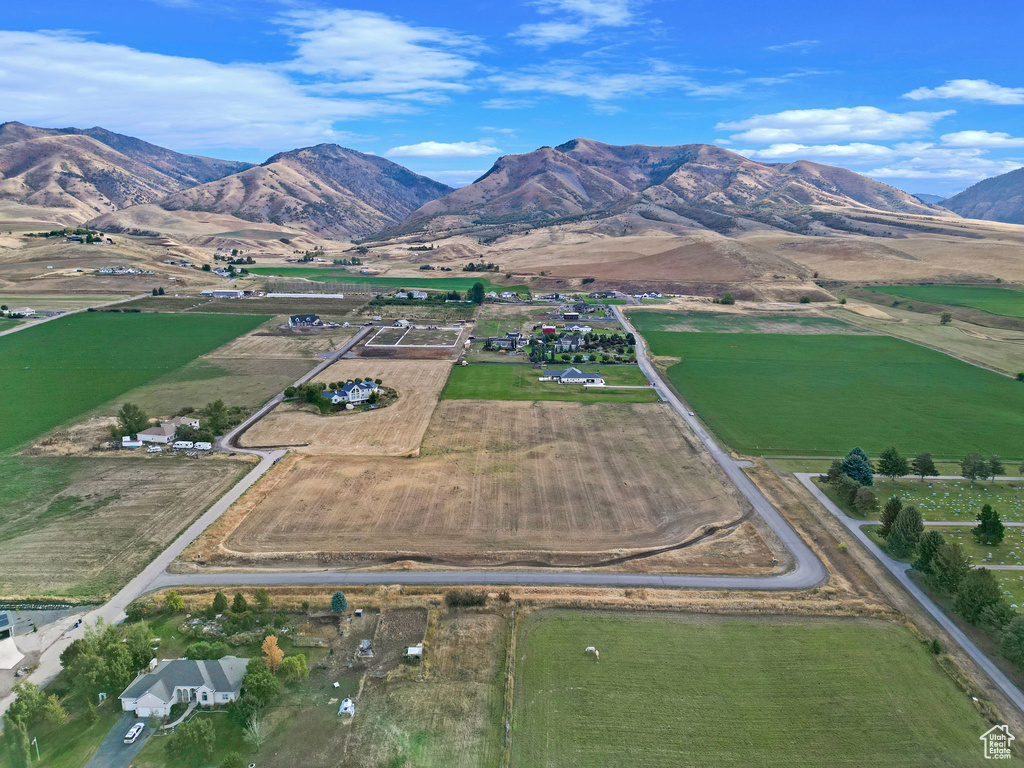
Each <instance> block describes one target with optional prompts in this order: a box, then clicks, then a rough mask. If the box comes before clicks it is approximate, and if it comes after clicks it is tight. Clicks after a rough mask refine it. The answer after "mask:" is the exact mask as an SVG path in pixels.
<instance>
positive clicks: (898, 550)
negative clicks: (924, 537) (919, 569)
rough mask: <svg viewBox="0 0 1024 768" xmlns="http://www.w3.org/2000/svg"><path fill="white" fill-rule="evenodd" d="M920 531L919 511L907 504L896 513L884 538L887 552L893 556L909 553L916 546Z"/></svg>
mask: <svg viewBox="0 0 1024 768" xmlns="http://www.w3.org/2000/svg"><path fill="white" fill-rule="evenodd" d="M922 533H924V522H923V521H922V520H921V513H920V512H918V511H917V507H914V506H912V505H910V504H908V505H907V506H905V507H903V509H901V510H900V513H899V514H898V515H896V520H895V522H893V524H892V530H891V531H890V532H889V538H888V539H886V544H887V545H888V548H889V554H891V555H892V556H893V557H895V558H903V557H906V556H907V555H909V554H911V553H912V552H913V551H914V550H915V549H916V548H917V543H918V541H920V540H921V534H922Z"/></svg>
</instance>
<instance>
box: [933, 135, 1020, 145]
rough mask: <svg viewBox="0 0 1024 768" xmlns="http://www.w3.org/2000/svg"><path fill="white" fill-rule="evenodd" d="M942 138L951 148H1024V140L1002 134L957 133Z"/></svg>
mask: <svg viewBox="0 0 1024 768" xmlns="http://www.w3.org/2000/svg"><path fill="white" fill-rule="evenodd" d="M940 138H941V139H942V143H943V144H945V145H947V146H950V147H985V148H986V149H1001V148H1003V147H1006V148H1010V147H1024V138H1018V137H1015V136H1011V135H1010V134H1008V133H1001V132H995V133H992V132H990V131H957V132H956V133H946V134H943V135H942V136H941V137H940Z"/></svg>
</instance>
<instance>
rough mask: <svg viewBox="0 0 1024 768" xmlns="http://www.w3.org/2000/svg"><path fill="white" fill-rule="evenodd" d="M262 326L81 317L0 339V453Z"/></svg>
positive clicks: (224, 320)
mask: <svg viewBox="0 0 1024 768" xmlns="http://www.w3.org/2000/svg"><path fill="white" fill-rule="evenodd" d="M267 319H268V318H266V317H260V316H248V317H243V316H217V315H204V316H195V317H193V316H187V315H157V314H134V313H133V314H120V313H118V314H114V313H82V314H77V315H71V316H70V317H66V318H60V319H57V320H54V321H52V322H49V323H44V324H42V325H39V326H37V327H35V328H26V329H25V330H23V331H19V332H18V333H13V334H10V335H8V336H4V337H2V338H0V391H2V392H3V397H2V398H0V424H2V425H3V428H2V429H0V451H2V450H5V449H8V448H13V447H14V446H16V445H20V444H21V443H23V442H25V441H27V440H30V439H32V438H33V437H37V436H39V435H41V434H42V433H43V432H45V431H47V430H48V429H51V428H53V427H55V426H57V425H59V424H62V423H64V422H66V421H69V420H71V419H73V418H75V417H77V416H80V415H82V414H84V413H86V412H87V411H89V410H91V409H92V408H95V407H96V406H98V405H102V404H103V403H105V402H107V401H109V400H111V399H112V398H115V397H117V396H118V395H121V394H123V393H125V392H127V391H129V390H131V389H133V388H135V387H137V386H140V385H142V384H145V383H147V382H150V381H152V380H153V379H155V378H157V377H159V376H163V375H165V374H168V373H170V372H171V371H174V370H176V369H178V368H180V367H181V366H183V365H185V364H186V363H188V362H189V361H191V360H194V359H195V358H197V357H199V356H200V355H202V354H204V353H206V352H209V351H210V350H212V349H214V348H216V347H219V346H220V345H222V344H224V343H225V342H227V341H230V340H231V339H233V338H235V337H236V336H239V335H241V334H243V333H245V332H246V331H249V330H252V329H253V328H255V327H256V326H257V325H259V324H260V323H262V322H264V321H266V320H267ZM210 399H215V398H214V397H211V398H210Z"/></svg>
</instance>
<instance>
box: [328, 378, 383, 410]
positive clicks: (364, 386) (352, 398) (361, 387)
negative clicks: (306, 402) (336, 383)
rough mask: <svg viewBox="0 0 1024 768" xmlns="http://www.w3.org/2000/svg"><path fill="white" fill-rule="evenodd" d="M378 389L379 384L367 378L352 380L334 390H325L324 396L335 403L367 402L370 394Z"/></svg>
mask: <svg viewBox="0 0 1024 768" xmlns="http://www.w3.org/2000/svg"><path fill="white" fill-rule="evenodd" d="M376 391H377V384H376V383H375V382H372V381H370V380H369V379H366V380H364V381H350V382H349V383H348V384H346V385H345V386H343V387H341V388H340V389H336V390H334V391H329V392H324V397H326V398H327V399H328V400H330V401H331V402H332V403H334V404H335V405H341V404H342V403H365V402H366V401H367V400H369V399H370V395H371V394H373V393H374V392H376Z"/></svg>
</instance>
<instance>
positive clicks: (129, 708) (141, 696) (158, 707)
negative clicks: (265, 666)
mask: <svg viewBox="0 0 1024 768" xmlns="http://www.w3.org/2000/svg"><path fill="white" fill-rule="evenodd" d="M248 663H249V660H248V659H240V658H237V657H235V656H225V657H224V658H223V659H218V660H216V661H192V660H190V659H164V660H163V661H161V662H159V663H158V662H157V661H156V659H154V660H153V661H152V662H150V666H149V670H148V671H147V672H143V673H142V674H141V675H139V676H138V677H136V678H135V680H134V681H132V684H131V685H129V686H128V687H127V688H126V689H125V691H124V693H122V694H121V695H120V696H119V697H118V698H119V699H120V700H121V709H122V710H123V711H125V712H134V713H135V716H136V717H149V716H150V715H156V716H157V717H166V716H167V715H168V714H170V711H171V707H173V706H174V705H175V704H188V703H191V702H195V703H196V704H198V705H199V706H201V707H212V706H214V705H216V704H221V705H223V704H227V703H229V702H232V701H234V700H235V699H237V698H238V696H239V694H240V693H241V691H242V678H243V677H245V666H246V664H248Z"/></svg>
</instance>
